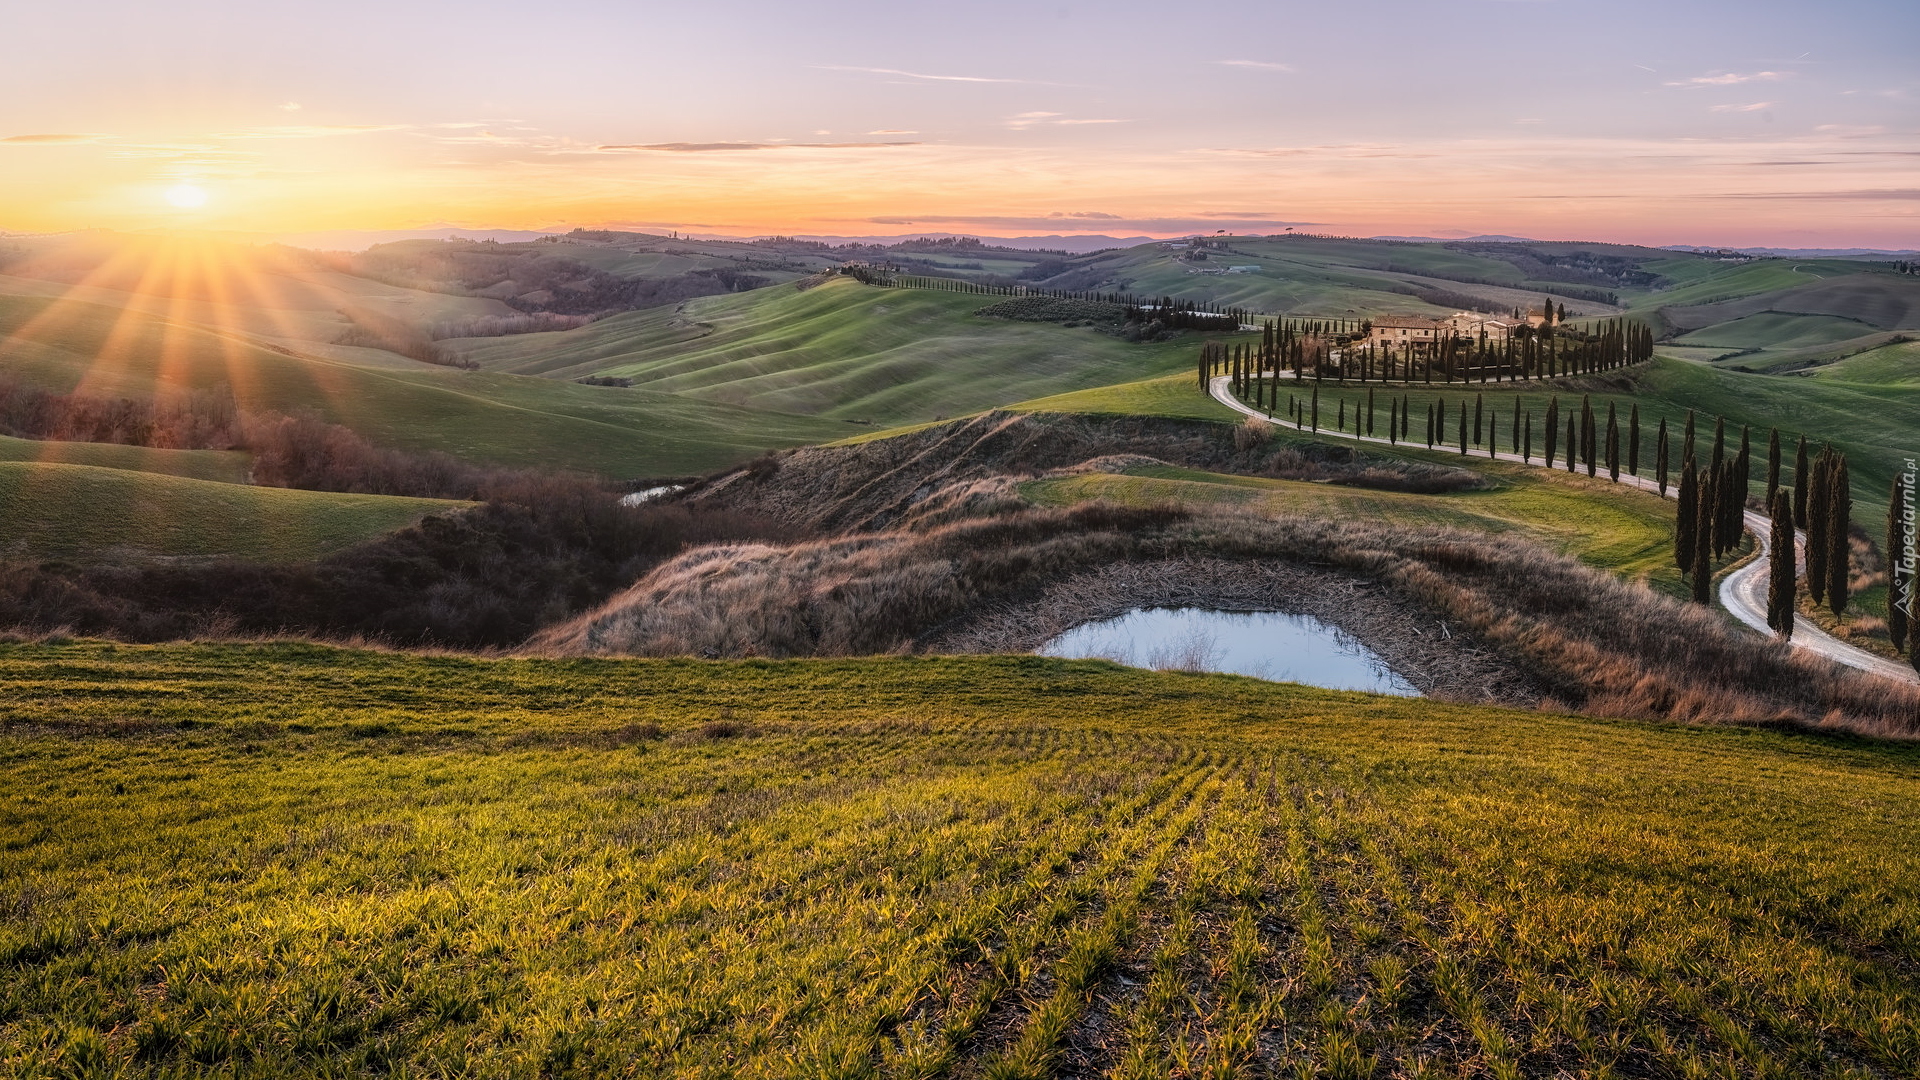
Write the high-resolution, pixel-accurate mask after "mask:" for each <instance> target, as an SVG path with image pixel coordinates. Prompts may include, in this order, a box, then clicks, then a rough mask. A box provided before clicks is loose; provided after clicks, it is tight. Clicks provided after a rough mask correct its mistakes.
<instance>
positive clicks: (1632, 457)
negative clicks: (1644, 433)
mask: <svg viewBox="0 0 1920 1080" xmlns="http://www.w3.org/2000/svg"><path fill="white" fill-rule="evenodd" d="M1627 475H1628V476H1639V475H1640V403H1639V402H1637V401H1636V402H1634V403H1633V407H1632V408H1631V409H1630V410H1628V412H1627Z"/></svg>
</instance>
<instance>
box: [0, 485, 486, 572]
mask: <svg viewBox="0 0 1920 1080" xmlns="http://www.w3.org/2000/svg"><path fill="white" fill-rule="evenodd" d="M462 505H464V504H462V503H457V502H447V501H444V500H440V499H407V498H397V497H393V496H387V495H346V494H340V493H337V492H326V491H295V490H290V489H287V488H268V487H249V486H246V485H243V484H233V483H218V482H214V481H209V480H196V479H191V478H187V477H181V476H167V475H162V474H157V473H151V472H130V471H126V470H122V469H109V468H99V467H95V466H91V465H68V464H59V463H52V462H41V461H25V462H21V461H0V552H3V553H5V554H6V555H9V556H13V557H25V558H32V559H47V558H93V557H119V556H120V555H122V554H124V553H127V552H134V553H138V554H142V555H169V556H212V555H227V556H234V557H236V558H242V559H250V560H256V561H263V562H276V563H297V562H304V561H307V560H311V559H314V558H316V557H318V556H321V555H324V554H327V553H329V552H333V551H338V550H340V549H342V548H345V547H349V546H351V545H353V544H356V543H359V542H360V541H362V540H367V539H370V538H372V537H374V536H378V535H380V534H381V533H384V532H390V531H392V530H394V529H397V528H400V527H402V526H404V525H409V524H412V523H413V522H415V521H418V520H419V519H421V518H422V517H425V516H426V515H428V514H431V513H434V512H436V511H440V510H450V509H455V508H457V507H460V506H462Z"/></svg>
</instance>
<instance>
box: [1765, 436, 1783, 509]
mask: <svg viewBox="0 0 1920 1080" xmlns="http://www.w3.org/2000/svg"><path fill="white" fill-rule="evenodd" d="M1779 490H1780V429H1779V428H1774V429H1773V430H1772V431H1770V432H1768V433H1767V505H1768V506H1772V505H1773V493H1774V492H1776V491H1779Z"/></svg>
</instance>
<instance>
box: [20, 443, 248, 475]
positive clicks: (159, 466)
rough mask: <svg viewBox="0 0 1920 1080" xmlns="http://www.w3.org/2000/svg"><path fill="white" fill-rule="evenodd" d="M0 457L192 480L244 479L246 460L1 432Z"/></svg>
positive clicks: (230, 453) (228, 453) (236, 455)
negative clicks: (15, 436)
mask: <svg viewBox="0 0 1920 1080" xmlns="http://www.w3.org/2000/svg"><path fill="white" fill-rule="evenodd" d="M0 461H26V462H42V463H46V464H55V465H94V466H98V467H99V468H102V469H121V470H124V471H127V472H143V473H160V474H162V475H165V476H184V477H187V478H188V479H191V480H218V481H220V482H221V483H226V484H244V483H246V482H247V471H248V468H249V461H248V458H247V455H246V454H245V453H243V452H241V451H238V450H155V449H152V448H150V447H145V446H120V445H116V444H113V443H84V442H57V441H53V440H42V439H15V438H10V437H8V436H5V435H0Z"/></svg>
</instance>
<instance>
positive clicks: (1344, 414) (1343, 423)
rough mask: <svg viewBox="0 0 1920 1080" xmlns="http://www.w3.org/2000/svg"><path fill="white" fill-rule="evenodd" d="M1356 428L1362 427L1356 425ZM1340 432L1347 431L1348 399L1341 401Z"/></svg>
mask: <svg viewBox="0 0 1920 1080" xmlns="http://www.w3.org/2000/svg"><path fill="white" fill-rule="evenodd" d="M1354 426H1355V427H1359V426H1360V425H1358V424H1355V425H1354ZM1340 430H1341V431H1345V430H1347V399H1346V398H1341V399H1340Z"/></svg>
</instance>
